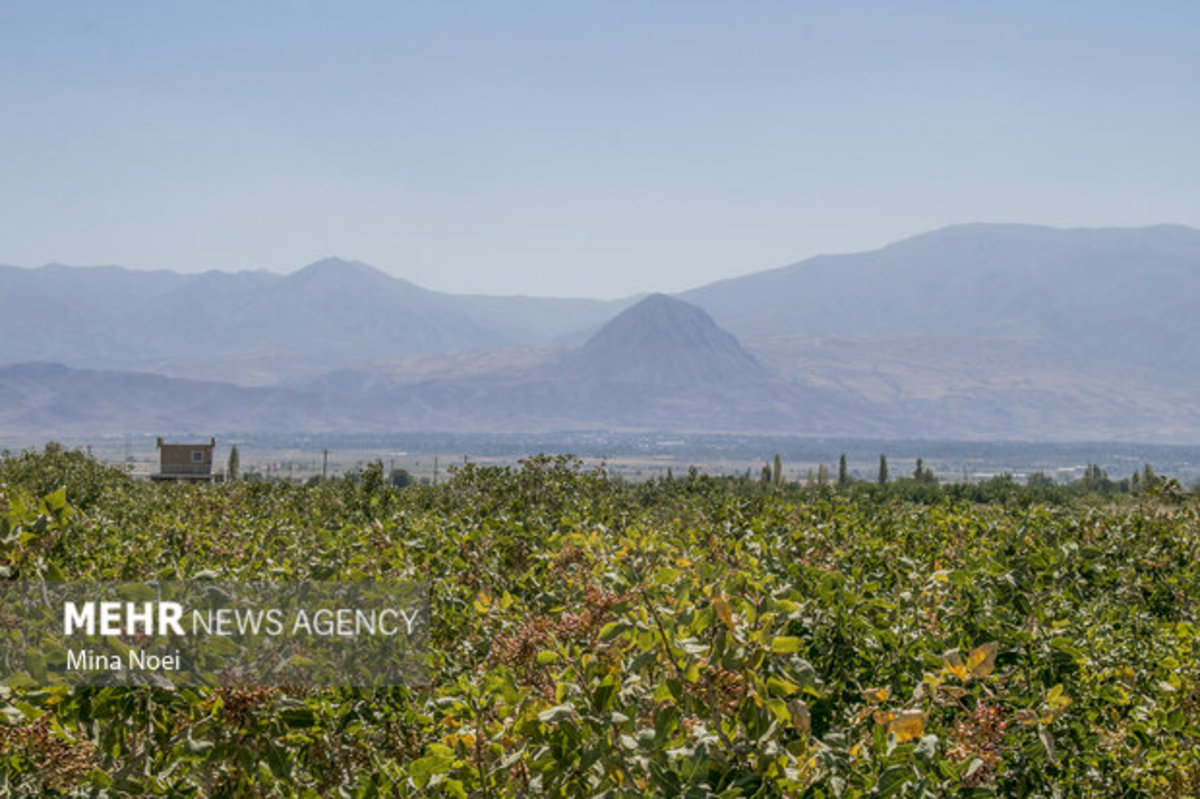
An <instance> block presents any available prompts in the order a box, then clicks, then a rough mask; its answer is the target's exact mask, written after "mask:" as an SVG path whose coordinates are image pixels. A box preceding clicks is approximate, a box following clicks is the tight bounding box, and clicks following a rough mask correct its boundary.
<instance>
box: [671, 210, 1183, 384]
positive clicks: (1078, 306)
mask: <svg viewBox="0 0 1200 799" xmlns="http://www.w3.org/2000/svg"><path fill="white" fill-rule="evenodd" d="M679 296H680V298H681V299H684V300H687V301H688V302H693V303H695V304H697V305H699V306H700V307H702V308H704V309H705V310H707V311H708V312H709V313H710V314H712V316H713V317H714V318H715V319H716V320H717V322H718V323H719V324H721V325H723V326H725V327H727V328H729V329H730V330H732V331H733V332H734V333H735V334H737V335H738V336H740V337H742V338H747V337H773V336H795V335H810V336H850V337H865V338H870V337H883V338H886V337H892V336H895V335H897V334H905V335H918V334H919V335H945V336H953V337H962V336H968V337H980V336H997V335H1008V336H1021V337H1025V338H1029V337H1032V338H1035V339H1037V340H1038V341H1040V342H1042V344H1043V345H1044V346H1045V348H1046V349H1047V350H1054V351H1057V352H1074V353H1081V354H1086V355H1089V356H1101V357H1104V358H1106V359H1111V360H1116V361H1118V362H1121V363H1141V364H1148V365H1153V366H1155V367H1158V368H1162V369H1169V370H1177V369H1191V370H1197V369H1200V315H1197V314H1196V313H1195V312H1194V311H1193V310H1192V309H1194V308H1195V307H1197V305H1198V304H1200V231H1197V230H1193V229H1191V228H1186V227H1180V226H1172V225H1160V226H1157V227H1149V228H1106V229H1072V230H1058V229H1054V228H1045V227H1035V226H1029V225H984V224H975V225H961V226H957V227H951V228H946V229H943V230H938V231H934V232H932V233H926V234H923V235H920V236H914V237H912V238H909V239H905V240H903V241H900V242H896V243H895V244H891V245H889V246H887V247H884V248H882V249H879V250H875V251H873V252H866V253H856V254H851V255H823V256H817V257H815V258H810V259H808V260H805V261H801V262H799V263H796V264H792V265H790V266H785V267H781V268H778V269H773V270H769V271H766V272H759V273H755V274H752V275H748V276H745V277H740V278H734V279H731V280H725V281H720V282H718V283H713V284H709V285H707V286H702V287H700V288H696V289H693V290H691V291H687V292H683V293H682V294H680V295H679Z"/></svg>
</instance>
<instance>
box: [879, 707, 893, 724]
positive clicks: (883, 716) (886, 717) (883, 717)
mask: <svg viewBox="0 0 1200 799" xmlns="http://www.w3.org/2000/svg"><path fill="white" fill-rule="evenodd" d="M874 716H875V723H876V724H887V723H888V722H890V721H891V720H892V719H894V718H896V714H895V713H893V712H892V711H890V710H876V711H875V713H874Z"/></svg>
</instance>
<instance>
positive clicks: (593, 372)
mask: <svg viewBox="0 0 1200 799" xmlns="http://www.w3.org/2000/svg"><path fill="white" fill-rule="evenodd" d="M557 374H558V375H559V376H560V377H565V378H568V379H574V380H602V381H612V382H617V383H640V384H643V385H651V386H671V387H678V388H684V387H688V386H697V385H703V384H710V383H717V382H747V381H748V382H763V381H765V380H769V379H771V375H770V373H769V372H767V370H765V369H764V368H763V367H762V366H760V365H759V364H758V362H757V361H755V360H754V358H753V356H751V355H750V354H749V353H747V352H746V351H745V350H744V349H742V346H741V345H740V344H738V341H737V339H735V338H734V337H733V336H732V335H730V334H729V333H728V332H726V331H725V330H722V329H721V328H719V327H718V326H717V324H716V323H715V322H714V321H713V320H712V317H710V316H709V315H708V314H707V313H705V312H704V311H703V310H701V309H700V308H697V307H696V306H694V305H691V304H689V303H686V302H683V301H681V300H677V299H673V298H671V297H668V296H666V295H665V294H652V295H650V296H649V297H647V298H645V299H644V300H642V301H640V302H639V303H637V304H636V305H634V306H632V307H630V308H627V309H625V310H624V311H622V312H621V313H620V314H618V315H617V316H616V317H615V318H614V319H612V320H611V321H610V322H608V323H607V324H606V325H604V327H602V328H601V329H600V330H599V331H598V332H597V333H596V334H595V335H594V336H592V337H591V338H590V339H589V340H588V341H587V343H586V344H584V346H583V347H581V348H580V349H578V350H577V351H575V352H574V353H572V354H571V355H570V356H569V357H567V358H566V360H565V361H564V362H563V363H562V364H561V365H560V366H559V367H558V370H557Z"/></svg>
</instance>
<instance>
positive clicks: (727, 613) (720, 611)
mask: <svg viewBox="0 0 1200 799" xmlns="http://www.w3.org/2000/svg"><path fill="white" fill-rule="evenodd" d="M713 610H714V611H715V612H716V614H717V618H718V619H720V620H721V621H723V622H725V626H726V627H733V608H731V607H730V606H729V600H728V599H726V598H725V597H723V596H719V597H717V598H716V599H714V600H713Z"/></svg>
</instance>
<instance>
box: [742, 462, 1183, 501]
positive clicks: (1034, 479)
mask: <svg viewBox="0 0 1200 799" xmlns="http://www.w3.org/2000/svg"><path fill="white" fill-rule="evenodd" d="M993 481H996V482H999V483H1005V484H1009V483H1011V484H1012V485H1018V483H1017V480H1016V478H1014V477H1013V476H1012V475H1011V474H1008V473H1004V474H999V475H995V476H993V477H991V478H989V479H988V480H985V481H980V482H993ZM761 482H762V483H764V484H770V485H773V486H783V485H784V484H785V483H786V480H785V479H784V476H783V461H782V458H781V457H780V455H779V453H776V454H775V459H774V461H773V463H771V464H766V465H764V466H763V468H762V476H761ZM869 482H870V481H866V480H862V479H861V478H858V477H855V476H853V475H851V474H850V470H849V467H848V465H847V462H846V454H845V453H842V455H841V457H839V458H838V466H837V479H836V481H831V479H830V470H829V467H828V466H826V465H825V464H823V463H822V464H819V465H818V466H817V468H816V469H812V468H809V469H808V472H807V475H806V478H805V480H804V484H805V485H807V486H827V485H831V484H832V485H834V486H836V487H837V488H848V487H850V486H851V485H854V484H863V483H869ZM939 482H940V481H939V480H938V477H937V475H936V474H934V472H933V470H932V469H930V468H928V467H927V466H925V461H924V459H923V458H920V457H918V458H917V460H916V463H915V466H914V469H913V472H912V475H911V476H908V477H901V478H898V479H896V480H893V479H892V478H891V473H890V470H889V467H888V459H887V455H885V454H880V456H879V468H878V471H877V472H876V477H875V480H874V483H875V484H876V485H879V486H886V485H889V484H899V485H901V486H904V485H908V486H918V487H919V486H937V485H939ZM964 482H966V481H964ZM1167 483H1168V479H1167V478H1164V477H1163V476H1161V475H1159V474H1157V473H1156V472H1155V471H1154V469H1153V467H1151V466H1150V464H1148V463H1147V464H1146V465H1145V466H1144V467H1143V468H1142V469H1140V470H1135V471H1134V472H1133V474H1132V475H1130V476H1129V477H1127V478H1124V479H1113V478H1110V477H1109V475H1108V472H1107V471H1106V470H1105V469H1103V468H1102V467H1101V466H1100V465H1099V464H1094V463H1092V464H1088V466H1087V467H1086V468H1085V469H1084V472H1083V475H1082V476H1081V477H1080V478H1079V479H1077V480H1075V481H1073V482H1071V483H1068V484H1060V483H1058V482H1056V481H1055V480H1054V478H1053V477H1051V476H1049V475H1047V474H1046V473H1045V472H1041V471H1038V472H1033V473H1032V474H1030V475H1028V476H1027V477H1026V479H1025V486H1026V487H1029V488H1034V489H1051V488H1074V489H1077V490H1078V491H1081V492H1083V493H1089V494H1140V493H1144V492H1151V491H1154V490H1156V489H1159V488H1162V487H1163V486H1165V485H1167ZM1198 487H1200V484H1198Z"/></svg>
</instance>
